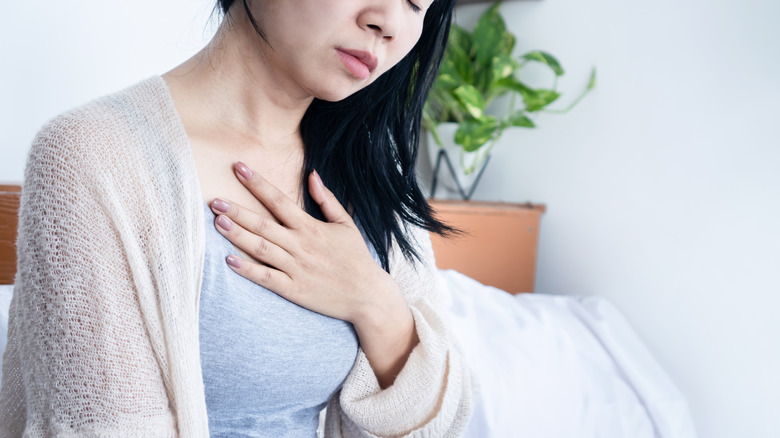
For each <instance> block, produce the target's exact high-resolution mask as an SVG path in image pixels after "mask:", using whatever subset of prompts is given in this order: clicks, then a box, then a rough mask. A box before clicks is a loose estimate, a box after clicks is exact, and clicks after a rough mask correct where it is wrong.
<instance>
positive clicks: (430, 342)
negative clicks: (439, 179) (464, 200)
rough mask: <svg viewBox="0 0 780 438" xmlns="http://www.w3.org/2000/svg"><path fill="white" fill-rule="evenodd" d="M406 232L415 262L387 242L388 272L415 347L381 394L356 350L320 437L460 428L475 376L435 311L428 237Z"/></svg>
mask: <svg viewBox="0 0 780 438" xmlns="http://www.w3.org/2000/svg"><path fill="white" fill-rule="evenodd" d="M410 233H411V235H412V237H413V239H414V240H415V241H416V242H417V243H418V250H419V251H420V254H421V257H422V262H421V263H411V262H409V261H408V260H407V259H406V258H405V257H403V255H402V254H401V251H400V248H398V246H397V245H396V244H395V243H394V245H393V248H392V250H391V263H390V273H391V274H392V277H393V278H394V279H395V281H396V282H397V284H398V287H399V288H400V289H401V290H402V291H403V294H404V296H405V298H406V300H407V302H408V305H409V309H410V310H411V312H412V314H413V316H414V322H415V326H416V332H417V334H418V336H419V344H418V345H417V346H416V347H415V348H414V350H413V351H412V352H411V354H410V355H409V357H408V359H407V361H406V363H405V365H404V367H403V369H402V370H401V372H400V373H399V374H398V376H397V377H396V379H395V382H394V383H393V385H392V386H390V387H389V388H387V389H382V387H381V386H380V385H379V382H378V381H377V380H376V378H375V377H374V376H373V375H372V373H370V369H371V366H370V364H369V361H368V360H367V358H366V356H365V355H364V354H363V353H362V352H361V353H359V355H358V360H357V361H356V363H355V366H354V368H353V369H352V372H351V373H350V374H349V376H348V377H347V380H346V381H345V383H344V386H343V388H342V389H341V392H340V394H339V395H338V396H337V397H334V399H333V400H331V402H330V404H329V406H328V412H327V420H326V436H329V437H330V436H333V437H342V436H343V437H365V436H382V437H387V436H410V437H428V436H431V437H434V436H435V437H456V436H460V435H461V433H462V432H463V430H464V429H465V428H466V426H467V425H468V421H469V419H470V416H471V411H472V409H473V404H474V402H475V401H476V388H477V382H476V377H475V376H474V375H473V372H472V370H471V369H470V368H469V366H468V364H467V363H466V361H465V358H464V356H463V353H462V351H461V349H460V346H459V345H458V343H457V341H456V340H455V339H454V338H452V336H451V334H450V330H449V326H448V323H447V321H446V319H445V318H444V316H443V314H442V312H443V303H442V295H441V292H440V290H439V289H438V288H439V287H440V285H439V284H438V280H437V279H438V277H437V276H436V271H435V262H434V258H433V249H432V247H431V243H430V236H429V235H428V232H427V231H425V230H422V229H419V228H416V227H412V228H410Z"/></svg>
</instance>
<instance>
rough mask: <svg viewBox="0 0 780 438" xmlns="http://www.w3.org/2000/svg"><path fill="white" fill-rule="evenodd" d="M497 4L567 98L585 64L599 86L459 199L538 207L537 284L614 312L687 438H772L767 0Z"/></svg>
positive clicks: (772, 115) (504, 150) (775, 307)
mask: <svg viewBox="0 0 780 438" xmlns="http://www.w3.org/2000/svg"><path fill="white" fill-rule="evenodd" d="M483 8H484V7H483V6H469V7H468V8H464V9H463V10H461V13H460V14H459V20H460V21H462V22H464V24H468V23H471V22H473V21H474V17H475V16H476V14H477V12H481V10H482V9H483ZM502 11H503V13H504V15H505V17H506V19H507V21H508V26H509V27H510V29H511V30H512V31H513V32H515V33H516V34H517V35H518V37H519V43H518V51H522V50H529V49H536V48H539V49H545V50H548V51H550V52H551V53H553V54H554V55H556V56H558V57H559V59H560V60H561V62H562V63H563V65H564V67H565V68H567V74H566V76H565V77H564V80H562V81H561V82H560V89H562V90H563V91H564V92H566V91H569V94H568V96H569V97H571V96H573V95H575V94H576V92H577V91H579V90H580V89H581V87H583V86H584V85H585V83H586V81H587V77H588V71H589V69H590V67H591V66H592V65H594V64H595V65H596V66H597V67H598V73H599V85H598V88H597V90H596V92H595V93H593V94H591V95H590V96H589V97H587V98H586V99H585V100H584V101H583V102H582V104H581V106H579V107H577V108H576V109H575V110H574V111H573V112H571V113H569V114H567V115H563V116H559V115H552V114H546V115H543V116H542V117H539V118H538V119H537V122H538V124H539V126H540V127H539V128H538V129H536V130H521V129H517V130H514V131H512V132H508V133H507V134H506V138H505V141H504V144H502V145H501V146H499V147H497V148H496V150H495V152H494V155H493V158H492V161H491V163H490V164H489V166H488V168H487V173H486V174H485V176H484V177H483V180H482V182H481V183H480V185H479V186H478V188H477V190H476V193H475V195H474V197H475V199H486V200H503V201H517V202H525V201H528V200H530V201H534V202H539V203H545V204H547V206H548V211H547V213H546V214H545V216H544V217H543V219H542V228H541V242H540V249H539V260H538V263H539V264H538V280H537V290H538V291H541V292H546V293H561V294H586V295H599V296H603V297H606V298H608V299H610V300H611V301H612V302H614V303H615V304H616V305H617V306H618V307H619V308H620V309H621V310H622V311H623V312H624V313H625V314H626V316H627V318H628V320H629V321H631V322H632V323H633V324H634V326H635V328H636V329H637V331H638V332H639V334H640V335H641V337H642V338H643V339H644V340H645V341H646V342H647V344H648V346H649V347H650V349H651V350H652V351H653V352H654V353H655V354H656V355H657V357H658V359H659V361H660V362H661V364H662V365H663V366H664V368H665V369H666V370H667V371H668V373H669V374H670V376H671V377H672V379H673V380H674V381H675V382H676V383H677V384H678V386H679V387H680V388H681V390H682V391H683V393H684V394H686V396H687V397H688V398H689V402H690V404H691V409H692V411H693V414H694V417H695V421H696V423H697V428H698V430H699V434H700V436H701V437H703V438H733V437H753V438H758V437H763V438H770V437H777V436H780V435H778V434H780V415H778V414H780V317H778V313H779V309H780V140H779V139H780V123H778V121H777V119H778V117H780V110H778V106H780V30H778V29H780V28H779V27H778V25H777V23H778V20H780V2H777V1H775V0H743V1H740V2H712V1H707V0H688V1H680V0H654V1H652V2H627V1H624V0H577V1H575V0H544V1H542V2H539V3H524V2H509V3H505V4H504V5H503V6H502ZM530 79H531V80H539V81H542V82H540V83H544V79H545V78H544V77H539V76H535V75H533V76H532V77H531V78H530ZM565 96H566V95H564V98H563V100H566V99H565ZM566 102H568V101H566Z"/></svg>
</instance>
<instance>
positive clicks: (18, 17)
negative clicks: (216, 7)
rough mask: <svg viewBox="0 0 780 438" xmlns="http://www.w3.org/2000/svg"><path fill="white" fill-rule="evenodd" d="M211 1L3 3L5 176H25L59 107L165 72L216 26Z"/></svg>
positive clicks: (0, 93)
mask: <svg viewBox="0 0 780 438" xmlns="http://www.w3.org/2000/svg"><path fill="white" fill-rule="evenodd" d="M212 6H213V2H212V1H210V0H165V1H159V0H133V1H118V0H71V1H51V0H25V1H13V2H11V1H7V2H3V7H2V11H3V12H2V14H3V17H5V19H4V20H3V25H2V26H0V157H2V159H0V183H2V182H20V181H21V180H22V178H23V174H24V162H25V158H26V153H27V149H28V146H29V144H30V141H31V140H32V138H33V136H34V135H35V133H36V132H37V131H38V129H40V128H41V126H42V125H43V124H44V123H45V122H46V121H47V120H49V119H51V118H52V117H54V116H56V115H57V114H59V113H61V112H63V111H65V110H67V109H70V108H73V107H76V106H78V105H81V104H84V103H86V102H88V101H90V100H92V99H94V98H96V97H99V96H102V95H104V94H107V93H110V92H113V91H117V90H119V89H122V88H124V87H126V86H129V85H132V84H134V83H136V82H138V81H140V80H142V79H144V78H147V77H149V76H151V75H154V74H161V73H164V72H166V71H168V70H170V69H171V68H173V67H175V66H176V65H178V64H180V63H181V62H183V61H184V60H185V59H187V58H189V57H190V56H192V55H193V54H195V52H197V50H198V49H200V48H201V47H202V46H203V45H204V44H205V43H206V42H207V41H208V40H209V39H210V37H211V35H212V34H213V31H214V30H215V28H214V26H213V25H207V20H208V17H209V15H210V13H211V8H212Z"/></svg>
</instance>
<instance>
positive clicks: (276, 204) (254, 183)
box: [233, 161, 305, 229]
mask: <svg viewBox="0 0 780 438" xmlns="http://www.w3.org/2000/svg"><path fill="white" fill-rule="evenodd" d="M233 170H235V172H236V175H237V176H238V179H239V180H240V181H241V183H242V184H244V186H245V187H246V188H247V189H249V191H250V192H251V193H252V194H253V195H254V196H255V198H257V200H258V201H260V202H262V203H263V205H265V207H266V208H267V209H268V210H269V211H270V212H271V213H272V214H273V215H274V216H275V217H276V218H277V219H279V221H280V222H281V223H282V224H284V225H286V226H287V227H289V228H293V229H298V228H300V227H301V226H302V225H303V223H304V218H305V216H304V214H305V212H304V211H303V210H301V208H300V207H299V206H298V204H296V203H295V202H293V201H292V200H291V199H290V198H288V197H287V195H285V194H284V193H283V192H282V191H281V190H279V189H278V188H276V186H274V185H273V184H271V183H270V182H268V180H266V179H265V178H263V177H262V176H260V174H258V173H255V172H252V171H251V170H250V169H249V167H247V165H246V164H244V163H242V162H240V161H238V162H236V163H235V164H234V165H233Z"/></svg>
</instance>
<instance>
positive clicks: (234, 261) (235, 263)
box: [225, 255, 241, 269]
mask: <svg viewBox="0 0 780 438" xmlns="http://www.w3.org/2000/svg"><path fill="white" fill-rule="evenodd" d="M225 261H227V264H228V265H230V266H232V267H234V268H236V269H240V268H241V259H240V258H238V257H236V256H232V255H231V256H227V259H226V260H225Z"/></svg>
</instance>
